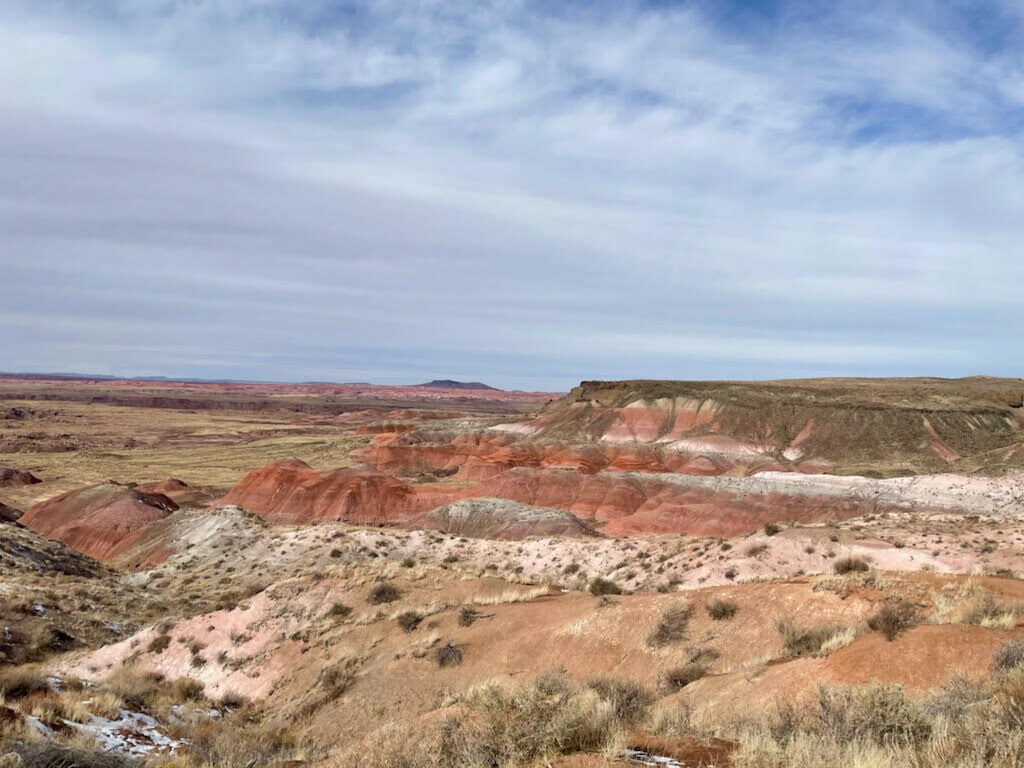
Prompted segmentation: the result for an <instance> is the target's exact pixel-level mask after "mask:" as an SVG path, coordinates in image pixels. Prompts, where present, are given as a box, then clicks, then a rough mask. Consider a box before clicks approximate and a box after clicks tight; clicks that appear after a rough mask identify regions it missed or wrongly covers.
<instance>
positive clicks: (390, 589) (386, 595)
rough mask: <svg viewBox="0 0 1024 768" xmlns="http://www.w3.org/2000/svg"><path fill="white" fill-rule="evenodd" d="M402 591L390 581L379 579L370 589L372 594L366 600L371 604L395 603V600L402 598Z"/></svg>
mask: <svg viewBox="0 0 1024 768" xmlns="http://www.w3.org/2000/svg"><path fill="white" fill-rule="evenodd" d="M401 596H402V593H401V592H399V590H398V587H396V586H395V585H394V584H392V583H390V582H388V581H379V582H377V583H376V584H375V585H374V586H373V589H371V590H370V594H369V595H367V596H366V602H368V603H369V604H370V605H381V604H382V603H393V602H394V601H395V600H397V599H398V598H400V597H401Z"/></svg>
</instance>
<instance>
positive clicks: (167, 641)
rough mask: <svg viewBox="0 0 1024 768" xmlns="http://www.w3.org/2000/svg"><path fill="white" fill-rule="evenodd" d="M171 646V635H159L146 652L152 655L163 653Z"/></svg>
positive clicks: (150, 642)
mask: <svg viewBox="0 0 1024 768" xmlns="http://www.w3.org/2000/svg"><path fill="white" fill-rule="evenodd" d="M170 645H171V636H170V635H157V636H156V637H154V638H153V639H152V640H150V641H149V645H148V646H146V650H147V651H149V652H150V653H163V652H164V651H166V650H167V649H168V648H169V647H170Z"/></svg>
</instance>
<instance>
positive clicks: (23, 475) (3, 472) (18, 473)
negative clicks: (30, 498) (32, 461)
mask: <svg viewBox="0 0 1024 768" xmlns="http://www.w3.org/2000/svg"><path fill="white" fill-rule="evenodd" d="M41 482H43V481H42V480H40V479H39V478H38V477H36V476H35V475H33V474H32V473H31V472H25V471H23V470H20V469H14V468H12V467H0V488H13V487H15V486H19V485H35V484H36V483H41Z"/></svg>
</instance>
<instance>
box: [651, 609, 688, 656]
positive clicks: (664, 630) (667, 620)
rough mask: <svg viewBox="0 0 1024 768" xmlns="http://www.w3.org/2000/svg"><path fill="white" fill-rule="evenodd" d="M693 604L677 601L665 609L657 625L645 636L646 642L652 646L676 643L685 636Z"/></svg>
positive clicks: (657, 646)
mask: <svg viewBox="0 0 1024 768" xmlns="http://www.w3.org/2000/svg"><path fill="white" fill-rule="evenodd" d="M692 615H693V606H692V605H690V604H689V603H678V604H676V605H671V606H669V607H668V608H666V609H665V611H664V612H663V613H662V614H661V618H660V619H659V620H658V625H657V626H656V627H655V628H654V630H653V631H652V632H651V634H650V635H648V637H647V644H648V645H650V646H651V647H653V648H661V647H662V646H665V645H669V644H671V643H676V642H679V641H680V640H682V639H683V638H684V637H685V636H686V628H687V626H689V623H690V617H691V616H692Z"/></svg>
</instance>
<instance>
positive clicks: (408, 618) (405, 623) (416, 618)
mask: <svg viewBox="0 0 1024 768" xmlns="http://www.w3.org/2000/svg"><path fill="white" fill-rule="evenodd" d="M395 621H397V622H398V626H400V627H401V628H402V629H403V630H405V631H406V632H412V631H413V630H414V629H416V627H418V626H419V625H420V622H421V621H423V617H422V616H420V615H419V614H418V613H416V611H404V612H402V613H400V614H398V616H397V617H396V618H395Z"/></svg>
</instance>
